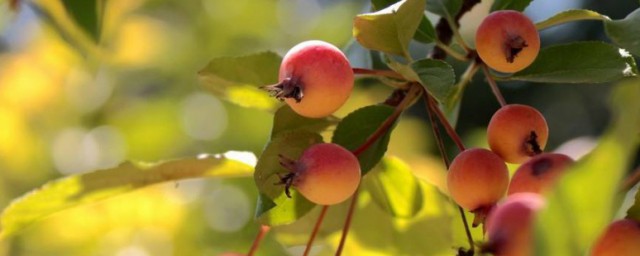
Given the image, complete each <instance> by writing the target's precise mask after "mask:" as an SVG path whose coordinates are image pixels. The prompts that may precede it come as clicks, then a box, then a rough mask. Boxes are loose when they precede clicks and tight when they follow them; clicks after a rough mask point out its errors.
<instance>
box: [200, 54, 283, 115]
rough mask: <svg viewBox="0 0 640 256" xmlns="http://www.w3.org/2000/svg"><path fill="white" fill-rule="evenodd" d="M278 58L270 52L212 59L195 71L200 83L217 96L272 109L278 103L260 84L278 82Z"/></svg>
mask: <svg viewBox="0 0 640 256" xmlns="http://www.w3.org/2000/svg"><path fill="white" fill-rule="evenodd" d="M281 61H282V58H281V57H280V56H279V55H278V54H276V53H273V52H262V53H256V54H252V55H246V56H240V57H219V58H214V59H212V60H211V61H210V62H209V64H207V66H206V67H204V68H203V69H202V70H200V71H199V72H198V75H199V78H200V83H201V85H202V86H203V87H204V88H205V89H207V90H208V91H209V92H211V93H212V94H214V95H216V96H218V97H219V98H221V99H224V100H227V101H229V102H231V103H234V104H237V105H239V106H242V107H250V108H258V109H262V110H267V111H273V110H275V109H276V107H278V106H279V103H278V101H277V100H275V99H274V98H272V97H270V96H269V93H267V92H266V91H264V90H261V89H259V87H260V86H263V85H269V84H274V83H277V82H278V69H279V68H280V62H281Z"/></svg>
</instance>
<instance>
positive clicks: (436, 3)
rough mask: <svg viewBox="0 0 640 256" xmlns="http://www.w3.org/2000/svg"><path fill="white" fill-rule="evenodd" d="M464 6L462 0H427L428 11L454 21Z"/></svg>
mask: <svg viewBox="0 0 640 256" xmlns="http://www.w3.org/2000/svg"><path fill="white" fill-rule="evenodd" d="M460 7H462V0H427V11H429V12H432V13H435V14H437V15H440V16H441V17H443V18H445V19H447V20H449V21H450V22H453V21H454V19H455V16H456V14H457V13H458V11H459V10H460Z"/></svg>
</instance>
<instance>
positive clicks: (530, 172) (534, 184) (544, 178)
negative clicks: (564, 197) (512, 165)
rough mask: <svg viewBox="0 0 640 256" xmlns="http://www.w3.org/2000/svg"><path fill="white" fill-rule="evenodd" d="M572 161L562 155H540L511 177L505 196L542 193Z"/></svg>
mask: <svg viewBox="0 0 640 256" xmlns="http://www.w3.org/2000/svg"><path fill="white" fill-rule="evenodd" d="M573 163H574V161H573V159H571V158H570V157H568V156H567V155H564V154H556V153H542V154H540V155H537V156H534V157H532V158H531V159H529V160H528V161H526V162H525V163H524V164H522V165H521V166H520V167H518V169H517V170H516V172H515V173H514V174H513V177H511V182H510V183H509V190H508V191H507V195H511V194H515V193H520V192H531V193H538V194H541V193H544V192H545V191H546V190H548V189H550V188H551V187H552V186H553V184H554V183H555V182H556V181H557V180H558V178H560V176H561V174H562V173H563V172H564V171H565V170H566V169H567V168H568V167H569V166H570V165H571V164H573Z"/></svg>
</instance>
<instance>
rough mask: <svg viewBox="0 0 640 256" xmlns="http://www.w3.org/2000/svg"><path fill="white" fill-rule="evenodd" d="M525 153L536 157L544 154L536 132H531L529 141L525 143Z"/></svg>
mask: <svg viewBox="0 0 640 256" xmlns="http://www.w3.org/2000/svg"><path fill="white" fill-rule="evenodd" d="M525 152H526V153H527V155H529V156H535V155H539V154H541V153H542V148H541V147H540V144H539V143H538V134H536V132H535V131H531V133H529V138H527V141H526V142H525Z"/></svg>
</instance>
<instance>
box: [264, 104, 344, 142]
mask: <svg viewBox="0 0 640 256" xmlns="http://www.w3.org/2000/svg"><path fill="white" fill-rule="evenodd" d="M337 122H338V120H337V119H336V118H334V117H324V118H308V117H304V116H301V115H298V114H297V113H296V112H294V111H293V110H292V109H291V107H289V105H282V107H280V108H279V109H278V110H277V111H276V113H275V115H274V117H273V128H272V129H271V137H274V136H276V135H277V134H278V133H281V132H284V131H291V130H305V131H309V132H321V131H322V130H324V129H325V128H327V127H328V126H330V125H332V124H335V123H337Z"/></svg>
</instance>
